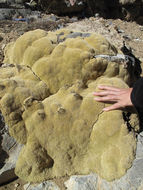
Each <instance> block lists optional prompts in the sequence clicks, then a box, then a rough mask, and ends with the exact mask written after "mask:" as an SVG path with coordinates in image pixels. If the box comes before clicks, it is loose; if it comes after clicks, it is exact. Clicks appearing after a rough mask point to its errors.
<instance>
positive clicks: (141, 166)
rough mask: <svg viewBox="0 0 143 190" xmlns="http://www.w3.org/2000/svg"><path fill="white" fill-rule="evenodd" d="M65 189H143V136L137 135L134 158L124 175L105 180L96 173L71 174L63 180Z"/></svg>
mask: <svg viewBox="0 0 143 190" xmlns="http://www.w3.org/2000/svg"><path fill="white" fill-rule="evenodd" d="M65 186H66V187H67V190H80V189H82V190H98V189H100V190H142V189H143V136H142V134H140V135H138V142H137V150H136V159H135V160H134V162H133V165H132V167H131V168H130V169H129V170H128V171H127V173H126V175H124V176H123V177H121V178H120V179H118V180H115V181H112V182H107V181H106V180H104V179H101V178H100V177H99V176H98V175H96V174H90V175H87V176H71V177H70V179H69V180H68V181H66V182H65Z"/></svg>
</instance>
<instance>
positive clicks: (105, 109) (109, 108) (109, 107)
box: [103, 103, 122, 111]
mask: <svg viewBox="0 0 143 190" xmlns="http://www.w3.org/2000/svg"><path fill="white" fill-rule="evenodd" d="M117 109H118V110H119V109H122V107H121V105H120V104H119V103H116V104H113V105H112V106H108V107H106V108H104V109H103V111H112V110H117Z"/></svg>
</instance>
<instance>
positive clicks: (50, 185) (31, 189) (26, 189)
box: [24, 181, 60, 190]
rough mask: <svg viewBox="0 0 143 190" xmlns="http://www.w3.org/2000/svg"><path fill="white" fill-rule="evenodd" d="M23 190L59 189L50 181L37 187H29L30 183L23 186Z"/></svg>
mask: <svg viewBox="0 0 143 190" xmlns="http://www.w3.org/2000/svg"><path fill="white" fill-rule="evenodd" d="M24 190H60V188H59V187H58V186H57V185H56V184H55V183H54V182H52V181H45V182H43V183H40V184H38V185H36V184H35V185H30V183H28V184H26V185H24Z"/></svg>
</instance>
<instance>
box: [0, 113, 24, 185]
mask: <svg viewBox="0 0 143 190" xmlns="http://www.w3.org/2000/svg"><path fill="white" fill-rule="evenodd" d="M0 135H1V136H0V138H1V142H0V146H1V148H0V185H2V184H3V183H5V182H10V181H11V180H13V179H15V178H16V174H15V172H14V169H15V165H16V161H17V159H18V155H19V152H20V150H21V148H22V146H21V145H19V144H17V143H16V141H15V139H14V138H13V137H11V136H10V135H9V133H8V127H7V126H6V125H4V121H3V117H2V116H1V127H0Z"/></svg>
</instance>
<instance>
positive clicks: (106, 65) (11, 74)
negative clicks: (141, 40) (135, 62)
mask: <svg viewBox="0 0 143 190" xmlns="http://www.w3.org/2000/svg"><path fill="white" fill-rule="evenodd" d="M118 53H120V52H118V50H117V49H116V48H115V47H114V46H112V45H111V44H110V43H109V42H108V41H107V40H105V39H104V38H103V37H102V36H100V35H97V34H90V33H80V32H72V31H68V30H59V31H56V32H45V31H43V30H36V31H31V32H27V33H25V34H24V35H23V36H21V37H20V38H18V39H17V40H16V42H14V43H11V44H9V45H8V46H7V47H6V49H5V60H4V62H5V63H7V64H5V65H4V66H3V67H1V68H0V79H1V80H0V81H1V82H0V88H1V90H0V97H1V100H0V108H1V111H2V114H3V116H4V118H5V121H6V122H7V123H8V125H9V130H10V134H11V135H12V136H14V137H15V138H16V139H17V141H18V142H20V143H23V144H25V145H24V148H23V149H22V151H21V153H20V155H19V159H18V161H17V165H16V174H17V175H18V176H19V177H21V178H23V179H24V180H26V181H34V182H37V181H43V180H46V179H49V178H53V177H57V176H65V175H72V174H88V173H90V172H97V173H98V174H99V175H100V176H101V177H103V178H105V179H107V180H109V181H111V180H114V179H116V178H119V177H121V176H122V175H124V174H125V172H126V170H127V169H128V168H129V167H131V165H132V161H133V159H134V156H135V150H136V137H135V134H134V130H138V119H137V117H136V115H133V114H132V115H131V116H130V125H129V123H128V122H127V121H125V120H124V117H123V113H122V111H112V112H109V113H106V112H102V109H103V108H104V107H105V106H108V105H107V104H103V103H98V102H95V101H94V100H93V91H94V90H95V89H97V86H98V85H99V84H108V85H111V86H118V87H122V88H128V86H127V84H126V83H130V81H131V80H132V79H133V77H134V75H133V71H132V73H130V72H129V71H128V67H129V66H128V65H126V63H119V62H118V61H116V59H114V61H111V60H109V59H105V58H103V57H100V56H97V55H107V56H106V57H109V56H111V57H112V56H114V58H115V57H116V56H117V57H118V55H117V54H118ZM117 60H118V59H117ZM123 62H124V61H123ZM125 82H126V83H125ZM129 126H130V131H129V129H128V127H129Z"/></svg>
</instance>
